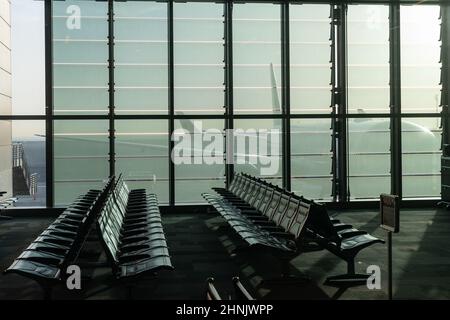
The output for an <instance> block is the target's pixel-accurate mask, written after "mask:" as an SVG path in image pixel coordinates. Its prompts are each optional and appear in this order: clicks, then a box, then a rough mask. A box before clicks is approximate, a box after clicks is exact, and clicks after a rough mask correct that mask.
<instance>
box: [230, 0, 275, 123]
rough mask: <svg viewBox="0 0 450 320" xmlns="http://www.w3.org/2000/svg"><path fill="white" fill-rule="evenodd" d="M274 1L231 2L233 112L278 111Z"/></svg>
mask: <svg viewBox="0 0 450 320" xmlns="http://www.w3.org/2000/svg"><path fill="white" fill-rule="evenodd" d="M280 14H281V11H280V6H279V5H276V4H271V3H269V4H259V3H258V4H248V3H246V4H242V3H238V4H235V5H233V84H234V87H233V95H234V112H235V113H236V114H249V113H250V114H261V113H268V114H270V113H275V114H279V113H281V107H280V106H281V101H280V99H281V91H280V90H281V24H280Z"/></svg>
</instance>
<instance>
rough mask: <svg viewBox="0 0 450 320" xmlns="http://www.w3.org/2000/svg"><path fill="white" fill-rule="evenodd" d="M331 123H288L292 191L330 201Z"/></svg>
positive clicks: (305, 120)
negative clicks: (289, 125)
mask: <svg viewBox="0 0 450 320" xmlns="http://www.w3.org/2000/svg"><path fill="white" fill-rule="evenodd" d="M330 127H331V120H330V119H301V120H300V119H295V120H291V172H292V178H291V184H292V186H291V187H292V191H293V192H295V193H296V194H298V195H302V196H304V197H306V198H308V199H316V200H318V199H326V200H328V199H331V179H332V175H331V166H332V153H331V151H330V150H331V129H330Z"/></svg>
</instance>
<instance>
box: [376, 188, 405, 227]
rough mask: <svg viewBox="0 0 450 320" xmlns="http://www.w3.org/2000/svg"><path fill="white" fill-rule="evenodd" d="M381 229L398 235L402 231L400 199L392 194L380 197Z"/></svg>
mask: <svg viewBox="0 0 450 320" xmlns="http://www.w3.org/2000/svg"><path fill="white" fill-rule="evenodd" d="M380 218H381V223H380V226H381V228H383V229H385V230H387V231H390V232H393V233H398V232H399V231H400V198H399V197H398V196H396V195H392V194H385V193H383V194H381V195H380Z"/></svg>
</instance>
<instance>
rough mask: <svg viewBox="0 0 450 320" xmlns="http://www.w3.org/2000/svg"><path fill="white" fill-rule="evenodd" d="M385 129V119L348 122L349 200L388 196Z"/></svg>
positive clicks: (388, 176)
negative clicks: (383, 194) (384, 194)
mask: <svg viewBox="0 0 450 320" xmlns="http://www.w3.org/2000/svg"><path fill="white" fill-rule="evenodd" d="M389 125H390V121H389V118H386V119H349V120H348V136H349V138H348V141H349V145H348V153H349V155H348V174H349V184H350V187H349V189H350V197H351V199H368V198H373V199H375V198H378V197H379V196H380V194H381V193H389V192H390V188H391V185H390V181H391V174H390V166H391V164H390V159H391V158H390V129H389Z"/></svg>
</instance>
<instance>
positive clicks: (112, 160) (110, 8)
mask: <svg viewBox="0 0 450 320" xmlns="http://www.w3.org/2000/svg"><path fill="white" fill-rule="evenodd" d="M108 77H109V82H108V93H109V107H108V109H109V119H108V120H109V176H110V177H113V176H114V175H115V172H116V169H115V156H116V153H115V138H116V137H115V136H116V130H115V118H114V108H115V102H114V93H115V92H114V91H115V89H114V87H115V80H114V0H108Z"/></svg>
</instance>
